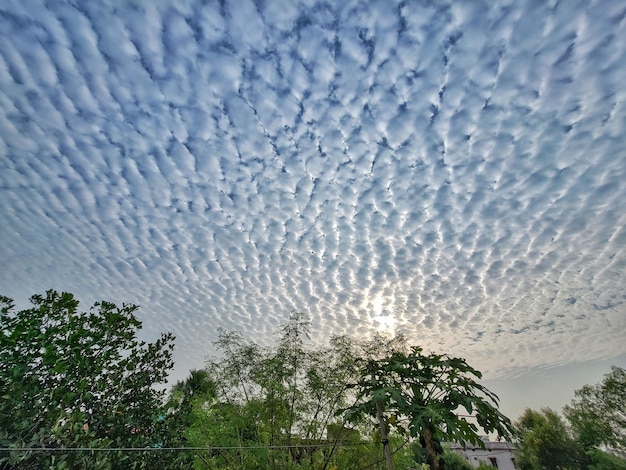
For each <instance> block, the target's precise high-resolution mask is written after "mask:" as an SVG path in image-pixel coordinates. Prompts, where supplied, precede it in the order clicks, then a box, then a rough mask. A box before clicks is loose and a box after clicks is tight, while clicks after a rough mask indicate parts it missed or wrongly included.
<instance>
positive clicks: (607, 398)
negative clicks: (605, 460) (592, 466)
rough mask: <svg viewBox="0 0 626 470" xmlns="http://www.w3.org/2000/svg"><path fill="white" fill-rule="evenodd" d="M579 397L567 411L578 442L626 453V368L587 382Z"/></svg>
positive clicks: (565, 410) (589, 447)
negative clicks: (595, 381)
mask: <svg viewBox="0 0 626 470" xmlns="http://www.w3.org/2000/svg"><path fill="white" fill-rule="evenodd" d="M575 397H576V398H575V399H574V400H572V402H571V404H570V405H569V406H565V408H564V409H563V411H564V413H565V416H566V418H567V419H568V420H569V422H570V424H571V426H572V430H573V432H574V435H575V437H576V439H577V440H578V442H580V444H581V445H582V446H583V447H584V448H585V449H587V450H590V449H593V448H597V447H600V446H606V447H607V448H608V449H610V450H612V451H613V452H614V453H617V454H620V455H622V456H626V370H624V369H622V368H621V367H615V366H614V367H611V372H610V373H609V374H607V375H605V377H604V379H603V380H602V382H601V383H599V384H596V385H585V386H584V387H582V388H581V389H579V390H576V391H575Z"/></svg>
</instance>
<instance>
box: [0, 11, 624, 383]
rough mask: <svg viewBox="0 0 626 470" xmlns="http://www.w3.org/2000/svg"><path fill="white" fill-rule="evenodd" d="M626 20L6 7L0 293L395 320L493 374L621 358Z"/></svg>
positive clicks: (620, 16)
mask: <svg viewBox="0 0 626 470" xmlns="http://www.w3.org/2000/svg"><path fill="white" fill-rule="evenodd" d="M625 17H626V7H625V6H624V4H623V2H620V1H617V0H615V1H608V0H602V1H600V0H597V1H592V2H588V1H585V2H577V3H576V2H568V4H567V5H565V4H564V3H562V2H561V3H559V2H554V1H546V2H525V1H522V2H518V1H499V2H482V3H481V2H461V1H459V2H449V3H446V2H440V1H436V2H435V1H432V2H431V1H426V2H399V1H389V2H376V1H372V2H363V1H360V0H359V1H342V2H330V3H328V2H321V1H320V2H316V1H315V0H312V1H300V2H291V1H273V0H268V1H266V2H252V1H246V0H241V1H236V2H234V1H227V2H217V1H209V2H201V1H178V0H177V1H173V0H171V1H168V0H163V1H159V2H149V1H137V2H130V1H117V0H116V1H113V0H109V1H99V2H87V1H85V2H64V1H52V2H43V1H36V0H19V1H18V0H7V1H4V2H2V6H0V84H1V85H0V194H1V195H2V196H1V198H0V227H1V229H0V260H1V263H2V267H3V268H2V269H1V270H0V286H1V290H2V293H4V294H5V295H9V296H11V297H13V298H15V299H18V300H23V299H25V298H26V297H28V296H29V295H31V294H32V293H34V292H42V291H43V290H45V289H47V288H50V287H53V288H56V289H61V290H69V291H72V292H74V293H76V294H77V295H78V296H79V298H81V299H83V300H84V301H85V302H88V303H90V302H93V301H94V300H99V299H102V298H104V299H108V300H113V301H116V302H121V301H127V302H134V303H138V304H140V305H141V306H142V310H141V312H142V313H141V315H142V319H143V320H144V322H145V326H146V330H147V331H146V334H147V335H155V334H156V332H157V331H162V330H171V331H173V332H174V333H175V334H176V335H177V337H178V339H177V353H176V359H177V361H178V362H177V374H179V375H183V374H185V372H186V370H187V369H188V368H189V367H198V366H200V365H201V364H202V361H203V357H204V355H206V354H208V353H211V352H212V349H211V341H212V340H213V339H215V334H216V329H217V328H218V327H223V328H227V329H233V328H236V329H240V330H242V331H243V332H244V333H245V334H246V335H249V336H251V337H253V338H255V339H257V340H258V341H260V342H262V343H269V342H271V341H272V339H273V337H274V333H275V330H276V328H277V326H278V325H279V324H280V323H281V322H282V321H284V320H285V318H286V317H287V315H288V313H289V311H291V310H298V311H304V312H308V313H309V314H310V315H311V317H312V320H313V337H314V339H316V340H323V339H324V338H326V337H328V335H329V334H331V333H348V334H352V335H355V336H365V335H369V334H371V333H372V332H374V331H376V330H382V331H385V332H388V333H394V332H396V333H399V332H402V333H405V334H407V335H408V336H409V337H410V338H411V340H412V341H413V342H416V343H419V344H422V345H423V346H425V347H426V348H427V349H432V350H437V351H445V352H449V353H452V354H459V355H463V356H465V357H467V358H468V359H469V360H470V361H471V363H472V364H474V365H475V366H476V367H478V368H479V369H481V370H483V371H485V372H487V373H488V374H490V375H491V376H498V375H505V374H519V373H522V372H523V371H525V370H527V369H529V368H532V367H537V366H545V365H555V364H564V363H568V362H576V361H582V360H586V359H594V358H605V357H613V356H617V355H619V354H622V353H624V352H626V342H624V332H625V331H626V306H625V303H624V302H625V301H626V294H625V293H624V288H623V287H624V284H625V281H626V279H625V274H624V269H625V267H626V252H625V250H624V248H625V247H626V228H625V225H626V211H625V210H624V201H626V186H625V185H626V158H625V156H624V148H626V137H625V135H626V134H625V133H624V128H625V125H626V109H625V106H626V89H625V87H624V85H623V77H624V76H626V24H625V23H626V19H625Z"/></svg>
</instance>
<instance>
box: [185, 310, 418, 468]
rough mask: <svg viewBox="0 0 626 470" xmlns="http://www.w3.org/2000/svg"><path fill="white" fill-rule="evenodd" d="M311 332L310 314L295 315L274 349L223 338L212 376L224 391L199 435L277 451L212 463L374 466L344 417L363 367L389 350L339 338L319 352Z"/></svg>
mask: <svg viewBox="0 0 626 470" xmlns="http://www.w3.org/2000/svg"><path fill="white" fill-rule="evenodd" d="M308 328H309V319H308V317H307V316H306V315H304V314H301V313H292V314H291V315H290V317H289V319H288V320H287V322H286V323H285V324H284V325H283V326H282V327H281V328H280V330H279V332H278V339H277V343H276V345H275V346H273V347H268V348H264V347H261V346H259V345H257V344H256V343H254V342H251V341H248V340H247V339H245V338H244V337H243V335H242V334H241V333H239V332H232V331H231V332H227V331H220V332H219V338H218V340H217V342H216V343H215V344H216V346H217V347H218V349H219V350H220V351H221V353H222V354H221V355H220V357H216V358H213V359H211V360H209V361H208V363H207V369H206V370H207V373H208V376H209V377H210V378H211V380H213V382H214V383H215V384H216V400H215V401H214V402H212V403H211V404H210V405H209V406H207V407H206V408H205V411H204V417H205V418H206V417H209V418H206V419H204V418H202V416H200V414H199V415H198V416H197V421H196V422H197V423H198V424H199V423H200V422H202V423H204V424H203V425H202V426H199V425H198V426H197V429H203V430H204V434H203V435H204V438H203V439H204V442H206V443H211V445H215V444H216V443H218V442H219V443H220V445H224V446H267V447H270V448H272V449H271V450H270V451H269V452H268V451H259V450H254V451H253V450H246V451H241V452H236V451H234V450H233V451H231V452H223V453H221V454H220V455H216V456H214V458H213V460H212V464H215V465H221V466H226V465H229V464H230V465H238V466H239V467H241V468H298V469H304V468H307V469H312V470H313V469H327V468H332V466H333V465H341V468H360V467H363V466H366V465H368V464H371V463H372V460H371V459H370V457H371V456H372V455H373V454H370V453H368V452H367V451H366V448H367V446H368V442H367V441H364V440H363V439H362V438H361V434H360V433H359V432H357V431H356V430H354V429H349V428H347V427H346V426H345V424H346V423H345V422H344V421H342V420H341V419H340V418H337V411H338V410H339V409H341V408H344V407H346V406H348V405H350V404H351V402H350V401H349V400H350V399H351V398H354V394H353V392H352V390H350V389H349V384H352V383H354V382H355V381H356V380H357V379H358V374H359V364H360V362H359V361H361V360H362V358H363V357H365V356H367V357H370V356H371V355H375V354H379V352H380V351H381V350H382V349H384V344H385V343H384V342H381V341H373V342H367V343H359V342H356V341H354V340H352V339H350V338H348V337H344V336H337V337H332V338H331V339H330V341H329V344H328V345H326V346H315V345H311V344H310V342H309V338H308ZM218 416H219V419H217V417H218ZM218 423H219V424H218ZM218 428H219V429H218ZM365 431H366V433H369V432H370V431H371V430H370V429H365ZM196 437H198V436H197V435H196ZM205 445H206V444H205ZM357 446H358V447H357ZM276 447H281V448H276ZM407 452H408V449H407ZM263 459H265V460H263ZM374 459H375V457H374ZM263 462H264V463H263Z"/></svg>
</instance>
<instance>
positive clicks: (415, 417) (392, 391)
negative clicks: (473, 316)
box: [346, 347, 512, 470]
mask: <svg viewBox="0 0 626 470" xmlns="http://www.w3.org/2000/svg"><path fill="white" fill-rule="evenodd" d="M480 378H481V373H480V372H479V371H477V370H476V369H473V368H472V367H470V366H469V365H468V364H467V363H466V362H465V360H464V359H461V358H453V357H449V356H447V355H440V354H434V353H433V354H424V353H423V350H422V348H419V347H412V348H411V349H410V351H409V352H406V351H395V352H393V353H392V354H391V355H389V356H387V357H383V358H381V359H379V360H371V361H369V362H368V364H367V365H366V367H364V368H363V369H362V371H361V378H360V380H359V382H358V385H357V393H358V398H359V399H360V400H359V402H358V403H357V404H356V405H354V406H352V407H349V408H348V409H346V412H347V413H348V416H349V418H350V419H351V420H353V421H358V420H359V419H360V418H361V417H362V416H363V415H369V416H372V417H373V416H377V414H378V415H380V412H377V409H380V408H382V409H383V410H384V413H385V414H386V423H387V424H388V425H389V426H390V427H392V428H395V429H397V430H398V431H400V432H401V433H403V434H405V435H409V436H411V437H413V438H417V439H419V440H420V442H421V444H422V447H423V449H424V452H425V454H426V457H427V459H428V463H429V465H430V467H431V469H433V470H437V469H438V468H439V459H440V455H441V454H442V453H443V448H442V447H441V445H440V441H441V440H450V441H457V442H460V443H465V442H466V441H467V442H471V443H473V444H477V445H484V443H483V441H482V440H481V439H480V431H479V427H478V426H480V428H482V430H483V431H484V432H496V433H498V434H499V435H500V436H503V437H508V436H509V435H510V431H511V429H512V428H511V425H510V421H509V419H508V418H507V417H506V416H504V415H503V414H502V413H500V412H499V411H498V409H497V404H498V398H497V396H496V395H495V394H493V393H492V392H490V391H489V390H487V389H486V388H485V387H484V386H482V385H481V384H479V383H478V382H477V381H476V379H480ZM460 409H464V410H465V413H466V414H468V415H472V416H473V418H472V419H468V418H466V417H463V416H460V415H459V414H458V412H459V410H460Z"/></svg>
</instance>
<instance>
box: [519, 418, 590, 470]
mask: <svg viewBox="0 0 626 470" xmlns="http://www.w3.org/2000/svg"><path fill="white" fill-rule="evenodd" d="M515 435H516V437H517V439H518V444H517V451H516V457H517V458H516V465H517V466H518V468H519V469H520V470H543V469H545V470H559V469H570V470H577V469H585V468H587V466H588V458H587V456H586V455H585V453H584V450H583V448H582V447H580V446H579V445H578V444H577V443H576V441H574V440H573V439H572V438H571V436H570V435H569V433H568V429H567V425H566V423H565V422H564V421H563V419H562V418H561V416H560V415H559V414H558V413H556V412H555V411H553V410H551V409H550V408H543V409H542V410H541V411H540V412H539V411H535V410H531V409H526V411H525V412H524V414H523V415H522V416H521V417H520V418H519V419H518V420H517V421H516V422H515Z"/></svg>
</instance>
